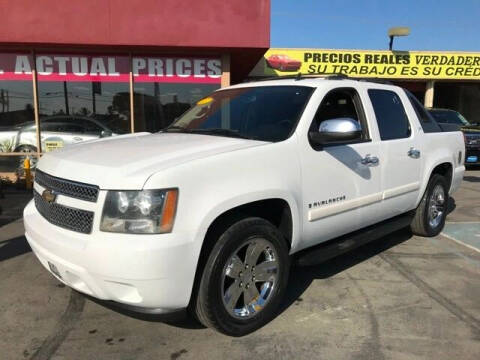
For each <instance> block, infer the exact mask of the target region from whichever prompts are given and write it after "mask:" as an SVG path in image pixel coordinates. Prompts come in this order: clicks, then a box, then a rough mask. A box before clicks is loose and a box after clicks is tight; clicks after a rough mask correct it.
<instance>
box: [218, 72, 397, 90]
mask: <svg viewBox="0 0 480 360" xmlns="http://www.w3.org/2000/svg"><path fill="white" fill-rule="evenodd" d="M332 83H335V84H342V85H341V86H345V87H359V86H361V87H362V86H365V87H368V88H370V87H371V85H373V84H375V87H378V88H397V89H398V88H399V86H396V85H392V84H391V83H390V82H388V81H387V80H384V79H376V78H372V79H368V78H365V79H363V78H362V79H360V78H349V77H347V76H344V75H328V76H306V75H296V76H279V77H277V78H267V79H258V80H255V81H251V82H245V83H240V84H236V85H232V86H229V87H226V88H222V89H220V90H225V89H238V88H244V87H256V86H309V87H321V86H325V85H327V84H332Z"/></svg>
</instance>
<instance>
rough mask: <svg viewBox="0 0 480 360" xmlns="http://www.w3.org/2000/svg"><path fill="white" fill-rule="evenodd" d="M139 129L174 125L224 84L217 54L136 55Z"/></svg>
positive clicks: (157, 129)
mask: <svg viewBox="0 0 480 360" xmlns="http://www.w3.org/2000/svg"><path fill="white" fill-rule="evenodd" d="M132 72H133V79H134V109H135V110H134V111H135V112H134V114H135V132H138V131H149V132H156V131H159V130H161V129H163V128H164V127H166V126H168V125H170V124H171V123H172V122H173V121H174V120H175V119H176V118H177V117H179V116H180V115H182V114H183V113H184V112H185V111H186V110H188V109H189V108H190V107H191V106H192V105H194V104H195V103H196V102H197V101H198V100H200V99H202V98H203V97H205V96H206V95H208V94H209V93H211V92H213V91H215V90H216V89H219V88H220V78H221V73H222V71H221V62H220V60H219V59H215V58H206V59H205V58H201V59H200V58H173V57H172V58H166V57H133V59H132Z"/></svg>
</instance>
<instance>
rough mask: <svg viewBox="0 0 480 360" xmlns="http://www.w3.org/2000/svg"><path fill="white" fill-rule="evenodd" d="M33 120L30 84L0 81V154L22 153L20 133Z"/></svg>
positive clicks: (22, 145) (28, 82)
mask: <svg viewBox="0 0 480 360" xmlns="http://www.w3.org/2000/svg"><path fill="white" fill-rule="evenodd" d="M33 119H34V111H33V90H32V82H31V81H4V80H2V81H0V152H16V151H22V148H24V147H25V146H24V145H26V144H23V143H22V142H21V140H20V138H19V135H20V131H21V129H22V128H23V126H24V125H25V124H29V123H33ZM29 145H30V144H29ZM32 145H34V144H32Z"/></svg>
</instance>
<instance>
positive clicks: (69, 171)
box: [24, 77, 465, 336]
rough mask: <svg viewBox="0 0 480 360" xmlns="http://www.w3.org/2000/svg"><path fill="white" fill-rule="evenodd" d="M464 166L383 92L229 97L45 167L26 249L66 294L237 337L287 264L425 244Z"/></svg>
mask: <svg viewBox="0 0 480 360" xmlns="http://www.w3.org/2000/svg"><path fill="white" fill-rule="evenodd" d="M464 157H465V144H464V139H463V136H462V133H461V132H442V131H441V130H440V129H439V127H438V125H437V124H436V123H435V121H434V120H433V119H432V118H431V117H430V115H429V114H428V113H427V112H426V111H425V109H424V108H423V106H422V105H421V104H419V103H418V101H417V100H416V99H415V98H414V97H413V96H412V95H411V94H409V93H408V92H407V91H405V90H403V89H401V88H399V87H396V86H392V85H385V84H380V83H376V82H368V81H357V80H352V79H341V78H336V77H331V78H316V79H312V78H297V79H282V80H272V81H262V82H256V83H246V84H240V85H236V86H231V87H229V88H225V89H221V90H219V91H216V92H214V93H213V94H211V95H210V96H208V97H206V98H204V99H202V100H200V101H198V103H197V104H196V105H195V106H194V107H193V108H192V109H191V110H189V111H188V112H186V113H185V114H184V115H183V116H182V117H180V118H179V119H178V120H176V121H175V122H174V123H173V124H172V125H171V126H170V127H168V128H166V129H164V130H163V131H161V132H159V133H156V134H149V133H138V134H130V135H124V136H117V137H112V138H107V139H99V140H93V141H90V142H88V143H84V144H78V145H72V146H70V147H68V148H65V149H63V150H59V151H56V152H51V153H48V154H45V155H44V156H43V157H42V158H41V160H40V161H39V163H38V167H37V169H38V170H37V173H36V177H35V183H34V199H33V200H32V201H31V202H30V203H29V204H28V206H27V207H26V208H25V211H24V222H25V229H26V237H27V239H28V242H29V243H30V245H31V247H32V249H33V251H34V253H35V254H36V255H37V257H38V259H39V260H40V262H41V263H42V264H43V265H44V266H45V268H47V269H48V270H49V271H51V272H52V273H53V274H54V275H55V276H56V277H57V278H58V279H59V280H60V281H62V282H64V283H65V284H67V285H68V286H70V287H72V288H74V289H76V290H78V291H79V292H82V293H85V294H88V295H90V296H92V297H95V298H98V299H103V300H110V301H113V302H115V303H118V304H123V305H122V306H126V307H128V308H130V309H134V310H136V311H143V312H147V313H156V314H168V313H177V312H179V311H183V310H185V309H190V310H191V312H192V313H193V314H194V315H195V316H196V317H197V318H198V320H199V321H200V322H201V323H203V324H204V325H206V326H209V327H213V328H215V329H217V330H218V331H220V332H223V333H225V334H228V335H233V336H241V335H244V334H247V333H249V332H252V331H254V330H255V329H257V328H259V327H260V326H262V325H264V324H265V323H267V322H268V321H269V320H271V319H272V318H273V316H274V315H275V312H276V310H277V308H278V306H279V304H280V302H281V301H282V296H283V295H284V293H285V290H286V286H287V281H288V277H289V268H290V264H291V262H292V261H296V262H298V263H300V264H304V265H308V264H314V263H317V262H320V261H323V260H325V259H327V258H330V257H333V256H336V255H337V254H339V253H341V252H344V251H346V250H349V249H352V248H354V247H356V246H359V245H361V244H363V243H365V242H366V241H370V240H373V239H376V238H378V237H379V236H382V235H385V234H387V233H388V232H391V231H394V230H397V229H399V228H401V227H406V226H410V228H411V229H412V231H413V233H415V234H418V235H421V236H434V235H436V234H438V233H439V232H440V231H441V229H442V227H443V226H444V222H445V217H446V214H447V202H448V197H449V194H451V193H452V192H454V191H455V190H456V189H457V188H458V187H459V185H460V182H461V181H462V178H463V173H464V170H465V167H464ZM293 281H294V279H293ZM319 301H321V300H319Z"/></svg>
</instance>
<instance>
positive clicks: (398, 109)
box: [368, 89, 410, 140]
mask: <svg viewBox="0 0 480 360" xmlns="http://www.w3.org/2000/svg"><path fill="white" fill-rule="evenodd" d="M368 95H369V96H370V100H371V102H372V105H373V109H374V111H375V117H376V118H377V124H378V129H379V131H380V138H381V139H382V140H392V139H401V138H407V137H409V136H410V123H409V122H408V118H407V114H406V113H405V109H404V107H403V104H402V101H401V100H400V97H399V96H398V95H397V94H396V93H395V92H393V91H389V90H374V89H370V90H368Z"/></svg>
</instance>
